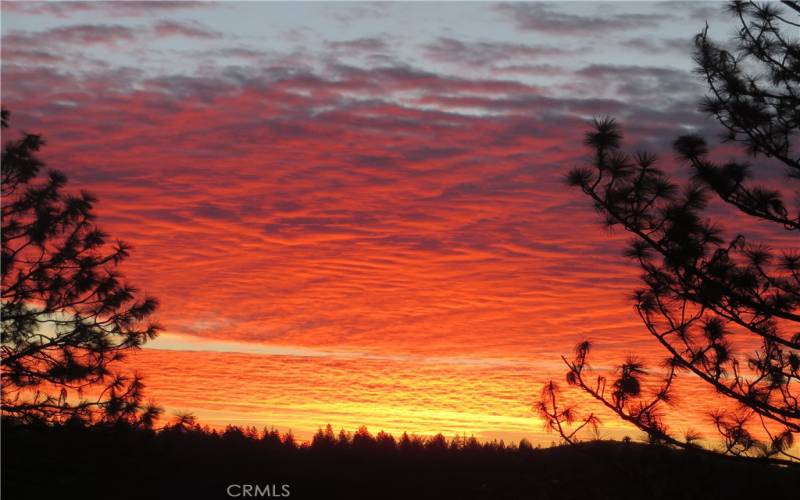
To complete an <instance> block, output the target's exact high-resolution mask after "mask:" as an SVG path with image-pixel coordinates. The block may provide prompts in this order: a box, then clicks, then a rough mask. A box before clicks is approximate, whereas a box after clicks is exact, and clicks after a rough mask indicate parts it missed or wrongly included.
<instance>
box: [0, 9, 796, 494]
mask: <svg viewBox="0 0 800 500" xmlns="http://www.w3.org/2000/svg"><path fill="white" fill-rule="evenodd" d="M785 3H786V5H788V6H789V7H790V8H791V9H793V10H794V11H797V12H800V7H799V6H798V5H797V3H795V2H785ZM730 9H731V11H732V12H733V13H734V14H735V15H737V16H738V17H739V18H740V19H742V22H743V23H744V28H743V31H741V33H740V40H739V42H740V45H739V48H740V50H741V51H742V52H743V56H748V57H750V56H752V57H755V58H756V59H758V60H760V61H762V62H765V63H766V64H767V65H768V66H770V65H771V66H770V67H772V69H773V70H774V74H772V75H771V83H770V84H769V85H768V86H767V87H759V86H758V82H757V81H756V79H755V78H751V77H750V76H749V75H747V74H744V73H742V71H741V70H740V69H739V66H738V64H739V62H740V59H738V58H737V57H733V56H731V54H730V53H728V52H726V51H724V50H722V49H720V48H718V47H717V46H715V45H713V44H712V43H711V41H710V40H708V39H707V37H706V35H707V32H706V31H704V32H703V33H701V34H700V35H699V36H698V38H697V39H696V50H697V53H696V60H697V62H698V64H700V66H701V68H703V69H704V70H705V74H706V77H707V79H708V83H709V85H710V86H711V88H712V90H713V96H712V97H711V98H710V99H707V100H706V101H705V103H704V106H705V108H704V111H706V112H707V113H709V114H711V115H713V116H715V117H716V118H717V120H718V121H719V122H720V123H721V124H722V125H723V127H724V128H725V129H726V130H727V132H726V133H727V135H726V139H727V140H728V141H730V142H738V143H741V144H743V145H744V146H745V148H746V149H747V153H748V154H749V155H750V156H751V157H756V156H759V155H761V156H767V157H769V158H771V159H773V160H776V159H777V161H780V162H782V163H783V164H785V166H786V167H788V171H789V175H788V176H787V179H784V182H788V181H795V182H796V181H797V180H798V179H800V163H798V160H797V159H796V158H795V157H794V156H792V155H793V154H794V153H793V151H792V150H791V147H792V146H793V142H792V141H793V140H794V139H795V134H796V132H797V129H798V123H800V115H798V110H800V100H799V98H798V94H797V92H796V91H797V83H798V81H800V69H799V68H800V55H798V54H800V44H799V43H798V42H796V41H790V42H787V41H786V39H784V38H782V37H781V36H780V31H779V30H778V29H776V28H775V27H774V26H773V24H771V23H773V22H774V23H775V24H778V21H784V20H783V18H781V17H780V15H779V14H778V13H777V11H773V10H771V7H770V8H767V7H762V6H759V5H757V4H754V3H734V4H733V5H732V6H731V7H730ZM746 18H747V19H750V20H748V21H745V19H746ZM789 24H791V25H792V26H796V24H793V23H792V22H790V23H789ZM758 29H761V32H760V34H759V35H757V36H755V37H754V36H753V35H752V34H751V31H750V30H758ZM770 36H771V37H772V38H770ZM748 37H749V38H748ZM764 40H772V41H771V42H764ZM776 54H780V55H781V58H780V59H781V62H775V61H776ZM775 87H777V88H779V89H781V88H783V89H788V90H787V91H786V92H785V93H784V94H779V95H778V94H776V91H775ZM765 89H766V90H765ZM2 119H3V128H5V127H7V125H8V123H7V120H8V114H7V113H6V112H5V111H4V112H3V116H2ZM621 140H622V132H621V129H620V127H619V126H618V124H617V123H616V122H615V121H614V120H612V119H605V120H598V121H596V122H595V129H594V130H593V131H591V132H589V133H588V134H587V135H586V141H585V143H586V145H587V146H589V147H590V148H592V151H593V153H594V160H593V162H594V163H593V165H592V168H578V169H575V170H573V171H572V172H571V173H569V174H568V182H569V183H570V184H571V185H573V186H575V187H577V188H579V189H580V190H581V191H582V192H583V193H584V194H586V195H588V196H589V197H590V198H591V200H592V201H593V203H594V206H595V208H596V209H597V210H598V211H599V212H600V213H601V214H602V215H603V216H605V217H606V223H607V225H609V226H622V227H623V228H624V229H626V230H627V231H628V232H629V233H631V234H632V235H633V236H634V237H635V238H638V240H635V241H634V242H633V243H632V245H631V248H630V249H629V250H628V252H627V255H628V257H631V258H633V259H634V260H635V261H637V262H639V264H640V265H641V267H642V270H643V273H644V274H643V288H641V289H639V290H637V291H636V292H635V295H634V298H635V300H636V310H637V312H639V315H640V317H641V318H642V320H643V323H644V325H645V328H646V329H647V331H648V332H649V333H650V334H651V335H653V336H654V337H655V338H656V340H657V341H659V342H660V343H661V344H662V345H663V347H665V348H666V349H667V351H668V353H669V355H670V359H669V361H668V362H667V363H665V366H664V372H665V373H663V374H660V375H663V376H661V377H658V375H659V374H655V375H653V373H652V372H648V371H647V370H646V369H645V367H644V365H643V364H642V363H640V362H639V361H638V360H636V359H628V360H626V361H625V362H624V363H622V364H621V365H620V366H619V367H618V369H617V371H616V373H615V374H614V375H613V377H615V379H612V378H611V377H612V376H611V375H608V376H606V375H598V376H597V378H596V380H594V379H590V378H589V373H590V369H589V365H588V361H587V360H588V356H589V351H590V344H589V343H588V342H582V343H581V344H579V345H578V347H577V348H576V351H575V357H574V358H572V359H567V358H566V357H564V358H563V360H564V362H565V364H566V366H567V368H568V372H567V382H568V383H569V384H570V385H572V386H576V387H578V388H579V389H581V390H583V392H585V393H588V394H589V395H590V396H592V397H593V398H594V399H595V400H597V401H598V402H599V403H601V404H603V405H605V406H606V407H607V408H608V409H610V410H612V411H613V412H614V413H616V414H617V416H618V417H620V418H621V419H622V420H624V421H626V422H628V423H630V424H632V425H633V426H635V427H638V428H639V429H640V430H641V431H643V432H644V433H645V435H646V437H647V439H648V443H647V444H644V443H635V442H633V441H631V440H630V439H626V440H623V441H621V442H612V441H601V440H597V439H595V440H590V441H584V442H581V441H580V439H579V438H578V433H579V432H581V431H584V430H587V429H590V428H594V427H596V426H597V425H598V423H599V422H598V420H597V418H596V416H595V414H594V413H589V414H588V415H578V413H577V412H576V411H575V410H574V409H573V408H570V407H564V406H559V400H558V397H559V394H560V393H559V390H558V386H557V385H556V384H555V383H554V382H551V383H549V384H546V385H545V386H544V390H543V392H542V401H540V403H539V404H538V405H537V406H536V407H535V409H537V410H538V411H539V415H540V417H542V420H543V421H544V422H545V425H546V426H547V427H548V428H549V429H550V430H554V431H556V433H557V437H560V438H561V439H562V440H563V441H564V442H566V443H567V444H568V446H554V447H549V448H541V447H538V446H537V447H534V446H533V445H532V444H531V443H530V442H528V441H526V440H522V441H520V442H519V443H515V444H510V445H509V444H506V443H504V442H503V441H488V442H481V441H478V440H477V439H475V438H474V437H466V436H463V437H454V438H450V439H448V438H446V437H445V436H443V435H442V434H437V435H434V436H416V435H408V434H403V435H402V436H400V437H399V438H397V437H395V436H392V435H390V434H388V433H385V432H383V431H381V432H379V433H377V434H374V435H373V434H372V433H370V432H369V430H368V429H366V428H365V427H361V428H360V429H358V430H357V431H355V432H352V433H350V432H346V431H344V430H342V431H339V432H338V433H337V432H335V431H334V429H333V427H332V426H330V425H329V426H327V427H326V428H324V429H320V430H319V431H318V432H317V433H316V434H315V435H314V436H313V438H312V439H311V440H310V441H309V442H302V443H301V442H298V440H297V439H296V438H295V437H294V435H293V434H292V433H291V432H289V433H280V432H278V431H277V430H275V429H264V430H262V431H259V430H257V429H255V428H253V427H249V428H243V427H238V426H233V425H229V426H228V427H226V428H225V429H224V430H215V429H211V428H209V427H202V426H201V425H200V424H198V423H197V422H195V420H194V418H193V417H192V416H191V415H182V416H179V417H178V419H177V421H174V422H172V423H168V424H166V425H162V426H161V427H158V422H159V417H160V416H161V414H162V413H163V410H162V409H161V408H160V407H159V406H157V405H155V404H150V403H146V402H145V399H144V392H143V391H144V384H143V382H142V381H141V380H140V378H139V377H138V376H133V377H129V376H126V375H124V374H122V373H119V372H116V371H114V368H115V367H116V366H118V362H120V361H121V360H122V359H123V357H124V355H125V351H127V350H129V349H137V348H139V347H141V346H142V345H144V344H145V343H146V342H147V341H149V340H151V339H153V338H155V336H156V335H157V334H158V331H159V329H160V327H159V326H158V324H157V323H155V322H153V321H152V318H151V316H152V315H153V314H154V312H155V311H156V308H157V305H158V302H157V300H156V299H155V298H152V297H149V296H146V295H142V294H140V293H139V291H138V290H137V289H136V288H135V287H133V286H131V285H129V284H128V283H126V282H125V281H124V280H123V279H122V276H121V274H120V273H118V271H117V270H116V266H117V265H119V263H120V262H121V261H123V260H124V259H126V258H127V257H128V247H127V246H126V245H124V244H123V243H121V242H117V243H116V244H112V243H108V242H107V239H108V236H107V235H106V234H105V233H104V232H102V231H101V230H100V229H98V228H97V227H96V226H95V224H94V219H95V214H94V213H93V204H94V202H95V198H94V197H93V196H91V195H89V194H88V193H83V192H81V193H80V195H72V194H69V193H65V192H64V190H63V187H64V185H65V183H66V177H65V176H63V175H62V174H60V173H58V172H55V171H51V172H48V173H47V175H46V176H44V178H41V179H40V178H38V177H37V176H38V175H39V173H40V170H41V169H42V168H43V167H44V164H43V163H42V162H41V161H40V160H39V159H38V158H37V156H36V153H37V151H38V150H39V148H40V146H41V145H42V144H43V142H42V141H41V138H40V137H38V136H35V135H31V134H24V135H23V136H22V137H21V138H20V139H18V140H16V141H11V142H9V143H8V144H7V145H6V147H5V149H4V151H3V198H4V200H3V233H4V234H3V254H2V267H3V283H2V285H3V290H2V291H3V302H2V316H3V318H2V322H3V323H2V326H3V332H2V334H3V349H2V370H3V371H2V382H3V395H2V398H3V399H2V405H3V407H2V411H3V419H2V437H3V442H2V472H3V474H2V475H3V481H2V493H3V494H4V495H5V496H6V498H33V499H38V498H50V497H63V498H118V499H124V498H137V499H138V498H228V497H237V496H253V495H247V494H245V492H246V491H248V492H249V491H251V489H252V488H255V487H256V486H258V487H259V488H260V489H256V491H260V492H261V493H265V492H266V493H269V494H268V495H267V494H261V495H258V496H262V497H284V496H290V497H296V498H586V497H587V496H588V497H592V498H637V499H639V498H643V497H646V498H651V499H660V498H664V499H666V498H709V499H711V498H750V499H752V498H762V497H764V496H765V493H769V494H770V495H778V494H784V493H787V494H790V493H792V492H794V493H796V492H797V491H800V474H798V462H797V459H798V457H797V456H796V455H795V454H794V453H796V452H795V451H794V448H793V447H794V446H795V441H794V436H795V435H796V434H797V433H798V432H800V423H799V422H800V420H799V419H800V406H798V395H797V386H798V383H799V382H798V381H800V353H799V352H798V351H799V350H800V335H798V334H797V333H796V329H795V328H796V324H797V323H798V322H800V316H798V315H797V312H796V311H797V306H798V305H800V286H798V284H800V256H798V255H797V253H796V252H794V253H793V251H789V250H787V251H786V252H782V253H781V254H780V255H778V253H776V252H771V251H769V250H768V249H767V247H766V246H760V245H754V244H750V243H749V242H745V240H744V237H741V236H737V237H735V238H733V239H732V240H730V241H727V240H724V239H722V238H721V236H720V232H719V230H718V228H717V227H716V226H715V225H713V224H711V223H709V222H707V221H706V220H705V218H704V217H705V216H704V211H705V210H706V208H707V200H708V198H709V197H710V196H711V194H712V193H714V194H716V195H718V196H719V198H721V199H722V200H723V201H724V202H727V203H728V204H730V205H732V206H733V207H734V208H735V209H737V210H738V211H739V212H741V213H743V214H745V215H744V216H748V217H750V218H755V219H758V220H759V222H765V221H766V222H768V223H771V224H773V225H776V226H777V227H778V228H779V229H780V231H782V232H783V231H797V230H799V229H800V222H799V221H800V218H798V215H797V214H796V212H795V211H794V208H789V207H788V205H789V201H788V200H787V199H785V198H786V197H783V196H782V194H781V192H779V191H778V190H770V189H768V188H764V187H762V186H752V185H750V184H748V183H747V182H745V180H746V179H748V178H749V177H750V174H751V170H752V167H751V165H750V164H749V163H747V162H741V163H737V162H731V163H727V164H724V165H718V164H716V163H714V162H712V161H711V160H709V159H708V156H707V153H708V148H707V146H706V142H705V140H704V139H703V138H701V137H699V136H684V137H681V138H679V139H678V140H676V141H675V143H674V147H675V150H676V152H677V153H678V154H679V157H680V159H681V160H682V161H683V162H684V163H686V164H688V165H690V166H691V168H692V169H693V174H694V179H693V180H692V182H691V183H689V184H687V186H685V189H684V190H683V191H681V189H680V186H678V185H677V184H675V183H673V182H672V181H670V179H669V176H668V175H666V174H665V173H664V172H662V171H661V170H658V169H657V168H656V167H655V161H656V160H655V157H654V156H651V155H647V154H639V155H635V156H634V155H628V154H626V153H624V152H623V151H622V150H621ZM740 215H741V214H740ZM795 234H796V233H795ZM790 250H791V249H790ZM773 262H777V264H775V265H774V266H773V265H772V263H773ZM687 311H688V312H687ZM45 323H47V324H50V331H46V332H44V333H43V331H42V328H41V325H42V324H45ZM733 328H738V329H739V331H744V332H745V333H746V334H748V335H750V336H751V337H755V338H757V339H758V340H759V341H760V342H761V344H759V345H760V347H758V349H757V350H756V352H755V353H754V354H742V350H736V349H734V348H733V343H732V342H729V341H728V339H729V338H730V337H732V336H733V334H732V329H733ZM748 356H749V357H748ZM745 366H746V367H749V370H750V371H749V372H748V371H743V367H745ZM679 372H680V373H684V372H687V373H689V374H691V375H694V376H695V377H696V378H697V379H699V380H700V381H701V382H704V383H705V384H707V385H709V386H710V387H711V388H712V389H713V390H715V391H716V392H718V393H719V394H722V395H723V396H726V397H728V398H729V399H731V400H733V401H734V402H736V403H737V404H738V405H739V407H738V408H737V411H735V412H731V413H726V414H721V413H720V414H718V415H715V416H714V417H713V418H714V424H715V426H716V429H717V430H718V431H719V433H720V434H721V435H722V436H723V448H722V450H721V451H722V453H717V452H715V451H714V450H710V449H705V448H701V447H700V445H699V443H698V441H699V437H698V436H696V435H694V434H691V433H687V434H686V435H685V436H683V437H681V436H676V435H674V433H672V432H671V430H670V429H669V427H668V426H667V424H666V423H665V419H664V413H665V412H664V411H662V409H663V407H664V406H665V405H666V404H667V403H669V402H670V401H671V400H672V396H671V394H672V391H673V390H674V386H673V380H674V379H675V378H676V377H677V376H678V375H677V374H678V373H679ZM647 376H650V377H651V378H653V377H654V378H657V379H659V380H660V382H661V385H656V387H657V390H656V392H655V393H654V394H652V395H650V394H645V390H644V389H645V387H646V385H647V384H645V380H646V379H647ZM606 377H608V379H607V378H606ZM606 382H608V384H606ZM606 385H608V390H606ZM651 385H652V384H651ZM756 418H757V419H759V420H758V422H759V423H761V424H762V427H763V429H764V431H765V433H766V435H767V439H766V440H763V441H762V440H759V439H757V438H756V434H755V431H751V430H750V429H752V427H753V425H752V424H753V421H755V419H756ZM531 422H532V425H533V420H531ZM245 486H247V487H248V488H247V489H246V488H245ZM231 488H233V489H231Z"/></svg>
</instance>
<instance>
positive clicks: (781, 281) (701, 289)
mask: <svg viewBox="0 0 800 500" xmlns="http://www.w3.org/2000/svg"><path fill="white" fill-rule="evenodd" d="M785 3H786V5H788V6H789V7H790V8H791V9H792V10H793V11H794V12H792V13H793V14H797V13H800V7H798V5H797V3H795V2H785ZM729 10H730V12H731V13H732V14H733V15H734V16H735V17H736V18H737V19H738V21H739V23H740V27H739V31H738V34H737V36H736V38H735V39H734V40H733V42H734V47H735V49H734V52H733V53H731V52H728V51H727V50H725V49H723V48H721V47H720V46H719V45H717V44H716V43H715V42H713V41H712V40H711V39H710V38H709V36H708V32H707V29H706V30H704V31H703V32H702V33H700V34H699V35H697V37H696V39H695V61H696V63H697V71H698V73H699V74H701V75H702V76H703V78H704V79H705V80H706V83H707V85H708V88H709V95H708V96H707V97H706V98H705V99H704V101H703V103H702V110H703V111H705V112H707V113H710V114H711V115H712V116H714V117H715V118H716V119H717V120H718V121H719V122H720V123H721V124H722V125H723V127H724V129H725V131H726V132H725V136H724V138H723V139H724V140H726V141H733V142H737V143H741V144H742V145H744V147H745V149H746V151H747V154H748V156H749V157H750V158H751V159H754V160H758V161H760V162H761V163H763V165H762V169H763V168H767V167H768V166H769V162H771V163H772V164H773V165H774V164H776V163H777V164H780V165H782V167H783V168H784V169H785V171H786V174H787V176H786V180H785V181H784V182H783V183H782V184H783V186H784V187H785V188H787V189H793V190H794V192H793V194H794V196H795V197H796V196H797V195H798V192H797V186H796V182H797V181H798V180H800V157H799V156H797V151H796V149H793V147H794V148H796V146H797V144H796V139H797V133H798V125H799V124H800V43H799V42H798V40H797V34H798V33H800V32H798V30H797V27H798V26H800V25H798V23H797V21H796V20H790V19H788V18H787V17H786V16H788V15H789V14H787V13H786V12H784V11H782V10H781V9H780V8H779V6H778V5H776V4H763V5H759V4H756V3H752V2H735V3H732V4H731V5H730V6H729ZM621 142H622V132H621V130H620V127H619V126H618V125H617V123H616V122H615V121H614V120H612V119H604V120H601V121H596V122H595V129H594V130H593V131H591V132H589V133H587V135H586V141H585V143H586V145H587V146H588V147H590V148H591V149H592V150H593V152H594V157H593V165H592V167H591V168H576V169H574V170H573V171H571V172H570V173H569V175H568V177H567V181H568V183H569V184H570V185H572V186H576V187H578V188H580V189H581V190H582V191H583V192H584V193H585V194H586V195H588V196H589V197H590V198H591V199H592V201H593V203H594V206H595V208H596V209H597V211H598V212H599V213H600V214H602V216H603V217H604V219H605V221H606V224H607V225H608V226H612V227H613V226H622V227H623V228H624V229H625V230H626V231H628V232H629V233H631V234H632V235H633V240H632V242H631V244H630V247H629V249H628V250H627V251H626V255H627V256H628V257H630V258H631V259H633V260H634V261H636V262H637V263H638V264H639V265H640V266H641V269H642V271H643V274H642V282H643V286H642V288H640V289H638V290H636V292H635V293H634V296H633V298H634V300H635V304H636V311H637V312H638V314H639V316H640V317H641V319H642V321H643V323H644V325H645V327H646V329H647V331H648V332H649V333H650V334H651V335H652V336H653V337H654V338H655V339H656V340H657V341H658V342H659V343H660V345H661V346H663V348H664V349H665V350H666V351H667V353H668V358H667V359H666V361H665V363H664V367H663V370H661V371H660V372H658V375H656V373H654V372H652V371H650V370H647V369H646V368H645V367H644V366H643V364H642V363H641V362H640V361H639V360H637V359H628V360H626V361H625V362H624V363H622V364H621V365H620V366H619V367H618V370H617V372H616V374H615V375H614V378H613V381H612V382H610V383H609V382H608V381H607V377H606V376H604V375H599V376H597V378H596V379H595V380H594V381H592V380H590V378H589V369H588V364H587V357H588V354H589V351H590V344H589V343H588V342H583V343H581V344H579V345H578V347H577V349H576V352H575V355H574V357H573V358H571V359H567V358H564V361H565V363H566V364H567V366H568V368H569V372H568V374H567V381H568V382H569V383H570V384H571V385H577V386H579V387H580V388H582V389H583V390H584V391H585V392H587V393H588V394H590V395H591V396H593V397H594V398H596V399H597V400H599V401H600V402H602V403H603V404H604V405H605V406H606V407H607V408H609V409H611V410H612V411H614V412H615V413H616V414H618V415H619V416H620V417H621V418H623V419H624V420H626V421H628V422H630V423H632V424H634V425H636V426H637V427H639V428H640V429H642V430H643V431H645V432H646V433H647V435H648V436H649V438H650V440H651V441H654V442H659V443H665V444H669V445H673V446H680V447H684V448H690V447H694V446H696V442H697V440H698V439H699V438H700V436H699V435H698V434H697V433H695V432H691V431H690V432H689V433H688V434H687V435H686V436H683V437H678V436H675V435H673V434H672V433H671V432H670V430H669V427H668V425H667V424H666V422H665V419H664V415H663V406H664V404H665V403H670V402H671V401H672V397H673V392H674V380H675V378H676V377H677V376H678V374H679V372H688V373H690V374H692V375H694V376H695V377H696V380H698V381H702V382H703V383H704V384H707V385H708V386H709V387H711V388H713V389H714V390H715V391H716V392H717V393H719V394H721V395H723V396H725V397H726V398H728V399H729V400H730V401H732V402H733V403H735V406H736V409H735V410H731V411H728V412H718V413H715V414H714V415H712V420H713V424H714V425H715V426H716V428H717V430H718V431H719V433H720V434H721V435H722V437H723V441H724V448H723V450H722V451H723V452H724V453H727V454H731V455H738V456H759V457H768V458H769V459H771V460H773V461H782V460H786V459H794V460H797V459H798V457H796V456H792V455H791V454H790V447H791V446H792V444H793V441H794V436H795V435H796V434H797V433H798V432H800V404H799V403H798V397H800V394H799V393H798V392H799V389H798V386H800V334H798V333H797V332H798V323H799V322H800V315H798V312H797V307H798V305H800V254H799V253H798V251H797V249H783V250H782V251H780V252H776V251H772V250H770V249H769V248H768V247H767V246H766V245H762V244H759V243H758V242H755V241H746V240H745V237H744V236H742V235H737V236H735V237H733V238H732V239H725V238H724V236H723V233H722V229H721V228H722V224H717V223H715V222H714V221H712V220H710V218H709V215H710V214H709V212H708V210H707V206H708V202H709V198H710V196H711V195H713V194H715V195H716V196H717V197H718V198H719V199H721V200H722V201H724V202H726V203H727V204H729V205H730V206H732V207H734V209H735V210H737V211H739V212H741V213H743V214H745V215H746V216H749V217H751V218H752V219H753V223H754V224H755V223H760V225H761V226H763V227H764V229H775V230H777V232H778V233H786V232H787V231H788V233H786V234H791V235H792V236H796V234H797V233H796V232H795V231H797V230H798V229H800V217H798V213H799V212H798V210H797V207H795V208H792V209H790V208H789V207H788V206H787V201H786V200H785V197H784V196H783V195H782V193H781V191H780V190H779V189H773V188H767V187H764V186H753V185H751V184H750V183H749V182H747V179H749V178H750V177H751V174H752V171H753V170H754V167H753V166H751V165H750V164H749V163H748V162H747V161H745V160H742V161H731V162H728V163H725V164H717V163H715V162H714V161H712V160H711V159H710V158H709V157H708V147H707V145H706V142H705V140H704V139H703V138H702V137H699V136H697V135H688V136H683V137H680V138H679V139H677V140H676V141H675V142H674V149H675V151H676V153H677V155H678V157H679V158H680V159H681V160H682V161H683V162H684V163H686V164H688V166H689V167H690V168H691V170H692V173H693V178H692V180H691V181H690V182H688V183H687V184H686V185H684V186H680V185H679V184H678V183H676V182H674V181H673V180H672V179H671V178H670V177H669V176H668V175H667V174H666V173H664V172H663V171H661V170H659V169H658V168H657V167H656V158H655V157H654V156H653V155H651V154H648V153H639V154H636V155H633V156H632V155H629V154H627V153H624V152H623V151H622V149H621ZM795 201H797V200H795ZM730 222H732V221H729V225H731V224H730ZM769 226H772V227H771V228H770V227H769ZM653 377H659V378H660V379H661V380H660V382H659V383H657V384H656V385H655V387H653V390H651V391H649V390H648V391H646V390H645V387H646V386H648V385H652V384H645V380H650V381H651V382H652V379H653ZM545 396H546V397H545V398H543V401H545V402H546V401H555V400H556V394H555V392H553V393H552V394H549V393H548V394H545ZM551 407H552V405H551ZM540 413H542V415H543V416H544V417H545V420H546V422H547V425H548V426H550V427H551V428H554V429H556V430H558V431H559V432H560V433H561V435H562V436H564V439H565V440H567V441H571V438H572V435H571V434H569V433H568V432H567V431H564V430H562V429H561V426H562V425H568V424H569V423H570V421H571V420H572V419H575V418H576V417H575V416H574V415H571V414H570V415H563V414H559V413H558V412H556V411H555V410H552V411H551V410H547V411H544V412H543V411H540ZM753 425H756V426H758V428H759V429H760V430H761V432H762V433H763V434H764V435H766V436H767V440H766V441H764V440H763V439H762V440H759V439H756V438H755V437H754V436H755V434H754V432H753V430H752V429H751V426H753ZM780 457H783V458H780Z"/></svg>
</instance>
